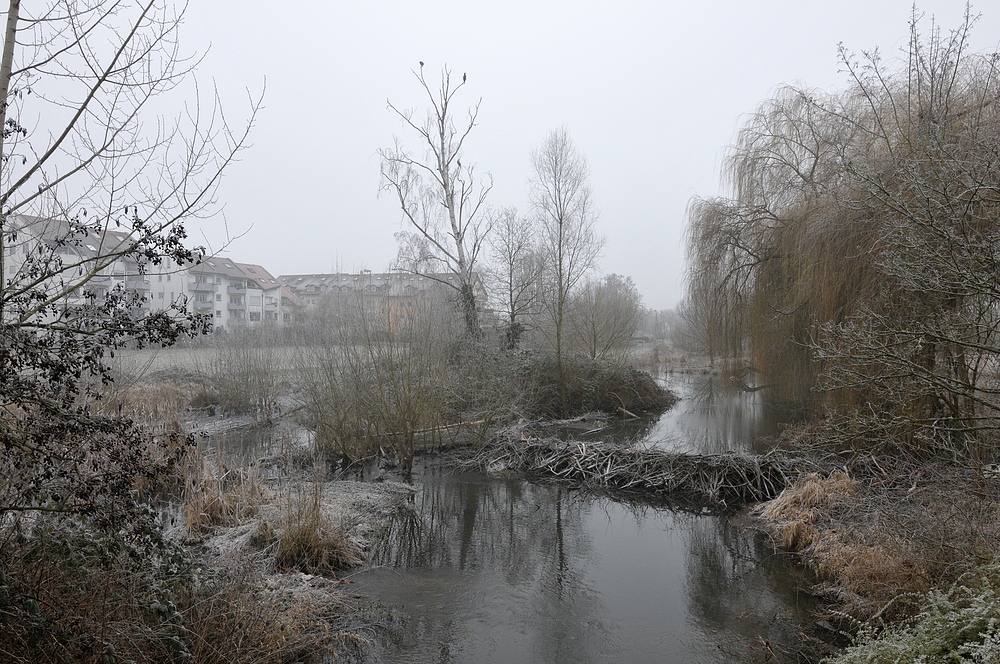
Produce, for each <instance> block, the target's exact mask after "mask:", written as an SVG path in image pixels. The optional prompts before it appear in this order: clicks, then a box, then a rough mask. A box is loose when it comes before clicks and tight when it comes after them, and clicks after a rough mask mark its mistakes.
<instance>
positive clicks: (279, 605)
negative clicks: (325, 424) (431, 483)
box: [172, 478, 414, 654]
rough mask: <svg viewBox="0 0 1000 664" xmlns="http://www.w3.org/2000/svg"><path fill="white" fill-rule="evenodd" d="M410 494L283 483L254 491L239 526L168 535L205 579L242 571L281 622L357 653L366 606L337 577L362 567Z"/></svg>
mask: <svg viewBox="0 0 1000 664" xmlns="http://www.w3.org/2000/svg"><path fill="white" fill-rule="evenodd" d="M413 494H414V488H413V487H411V486H408V485H406V484H402V483H399V482H378V483H369V482H359V481H349V480H336V481H312V480H309V479H301V478H298V479H285V480H282V481H281V482H280V483H279V484H277V485H276V486H274V487H272V488H265V489H264V490H262V491H260V492H259V496H260V498H259V504H258V505H257V506H256V509H254V510H252V515H251V516H247V517H246V518H243V519H242V520H241V522H240V523H236V524H235V525H229V526H214V527H211V528H209V529H207V530H204V531H202V532H201V533H200V534H196V533H193V532H191V531H190V530H189V529H188V527H187V526H182V527H179V528H176V529H175V531H174V532H173V533H172V536H174V537H176V538H178V539H182V540H183V541H184V542H185V543H186V544H187V545H188V546H189V547H190V549H191V550H192V553H193V554H194V558H195V559H196V560H197V561H198V563H199V564H200V565H201V566H202V568H203V569H204V573H205V574H206V575H207V576H210V575H218V574H219V573H220V572H221V571H223V570H233V569H234V568H235V569H240V570H242V574H243V576H244V578H253V579H255V580H256V581H254V585H256V586H257V596H258V597H259V598H260V600H259V601H263V602H266V603H268V604H269V605H271V606H272V607H273V608H274V610H275V611H277V614H278V615H280V616H283V618H282V620H286V619H287V620H288V622H289V623H291V622H293V621H297V622H298V623H300V624H306V625H313V626H314V627H313V629H314V631H317V632H318V633H319V632H322V633H325V634H328V635H332V636H333V637H335V638H333V640H332V642H333V643H336V644H340V645H339V646H338V649H341V650H343V649H344V648H346V649H348V650H351V649H355V650H357V649H359V648H360V649H362V650H363V649H364V648H365V647H366V646H367V645H369V644H370V642H371V638H372V637H373V636H374V633H373V632H372V621H373V618H372V617H371V616H369V615H368V614H367V613H366V611H367V607H368V602H366V600H365V599H364V598H361V597H358V596H357V595H354V594H352V593H350V592H349V591H348V590H347V589H346V588H345V587H344V585H345V584H346V583H349V582H348V581H346V580H345V579H343V578H338V576H339V573H340V572H341V571H346V570H347V568H349V567H350V566H352V565H358V564H363V562H364V561H365V560H366V558H367V554H368V552H369V550H370V548H371V545H372V540H373V537H374V536H375V533H376V531H377V529H378V528H379V525H380V523H381V522H383V521H384V520H385V519H387V518H388V517H389V516H391V515H393V514H395V513H398V512H399V511H400V510H407V509H410V505H411V504H412V499H413ZM374 620H377V618H375V619H374ZM342 654H343V653H342Z"/></svg>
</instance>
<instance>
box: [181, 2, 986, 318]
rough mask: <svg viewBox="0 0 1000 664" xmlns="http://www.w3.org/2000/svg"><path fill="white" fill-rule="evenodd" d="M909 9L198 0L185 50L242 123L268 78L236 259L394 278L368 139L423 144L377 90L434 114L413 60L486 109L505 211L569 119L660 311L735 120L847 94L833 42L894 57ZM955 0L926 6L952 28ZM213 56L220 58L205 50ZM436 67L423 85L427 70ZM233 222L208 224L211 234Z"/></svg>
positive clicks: (388, 220) (606, 215)
mask: <svg viewBox="0 0 1000 664" xmlns="http://www.w3.org/2000/svg"><path fill="white" fill-rule="evenodd" d="M911 9H912V5H911V4H910V2H909V1H908V0H830V1H818V0H816V1H806V0H768V1H757V0H739V1H737V0H701V1H695V0H687V1H680V0H678V1H667V0H664V1H660V2H653V1H648V2H632V1H628V0H616V1H615V2H610V1H609V2H588V1H586V0H574V1H560V2H555V1H546V0H531V1H530V2H528V1H521V0H505V1H504V2H482V1H480V2H476V1H475V0H473V1H471V2H470V1H468V0H467V1H465V2H443V1H431V0H422V1H420V2H415V1H413V0H409V1H397V0H366V1H361V2H350V3H348V2H321V1H318V0H314V1H313V2H299V1H295V0H289V1H288V2H283V3H275V2H263V1H259V0H243V1H241V2H238V3H237V2H218V1H212V2H194V3H192V5H191V7H190V9H189V11H188V15H187V20H186V23H185V26H184V30H183V32H182V40H183V43H184V45H185V47H187V48H189V49H192V50H199V51H205V50H206V49H208V53H207V55H206V57H205V60H204V62H203V63H202V64H201V66H200V67H199V70H198V78H199V82H200V84H201V85H202V86H204V85H205V84H206V83H210V82H212V81H213V80H214V82H215V84H216V85H217V86H218V89H219V92H220V95H221V97H222V100H223V102H224V104H225V108H226V112H227V115H228V116H229V119H230V120H231V121H232V122H234V123H238V122H239V121H240V119H241V118H244V117H245V115H246V107H247V104H246V92H245V91H246V90H247V89H249V90H250V91H251V92H252V93H258V92H259V91H260V89H261V87H262V85H263V81H264V79H265V77H266V80H267V91H266V96H265V108H264V110H263V111H262V113H261V114H260V116H259V118H258V120H257V124H256V127H255V128H254V131H253V134H252V143H253V146H252V147H251V148H250V149H249V150H248V151H246V152H245V153H243V156H242V160H241V161H240V163H238V164H236V165H235V166H234V167H233V168H232V170H231V171H230V172H229V173H228V175H227V176H226V179H225V181H224V183H223V185H222V187H221V189H220V192H219V198H220V201H221V202H222V203H224V206H225V207H224V212H223V216H224V221H225V227H226V228H228V230H229V232H230V233H231V234H234V235H235V234H239V233H243V235H242V236H241V237H239V238H238V239H236V240H235V241H233V242H232V243H231V244H230V246H229V248H228V249H227V252H226V254H227V255H228V256H230V257H231V258H233V259H234V260H238V261H242V262H251V263H260V264H262V265H264V266H265V267H267V268H268V269H269V270H270V271H271V272H273V273H274V274H291V273H312V272H329V271H332V270H334V269H337V268H339V269H342V270H348V271H354V270H357V269H361V268H368V269H372V270H376V271H378V270H382V269H385V268H386V267H387V266H388V264H389V262H390V261H391V260H392V258H393V257H394V256H395V254H396V244H395V240H394V238H393V233H395V232H396V231H398V230H399V229H400V227H401V226H400V223H401V219H400V213H399V210H398V208H397V207H396V204H395V203H394V201H393V200H392V199H391V198H390V197H389V196H385V195H383V196H382V197H381V198H380V197H379V194H378V188H379V159H378V156H377V154H376V150H378V148H380V147H389V146H390V145H391V144H392V142H393V137H394V136H399V137H400V139H402V140H403V141H404V143H408V144H410V145H413V146H416V143H415V142H414V141H412V136H410V135H408V134H407V133H406V131H405V129H404V128H403V127H402V126H401V125H400V122H399V120H398V118H396V117H395V116H393V115H392V113H391V112H390V111H388V110H387V108H386V100H387V99H388V100H391V101H392V102H393V103H394V104H396V105H397V106H400V107H404V108H419V109H421V113H422V109H423V108H424V107H425V104H424V102H425V99H424V98H422V97H421V93H422V91H421V90H420V88H419V87H418V83H417V81H416V80H415V78H414V75H413V73H412V70H414V69H416V68H417V64H418V62H419V61H420V60H423V61H424V62H425V63H426V65H425V70H426V71H427V72H428V73H429V74H434V73H436V72H439V71H440V70H441V68H442V67H444V66H445V65H447V66H448V67H450V68H451V69H452V70H453V71H454V72H455V73H456V75H458V76H461V74H462V73H466V74H467V75H468V81H469V82H468V85H467V86H466V87H465V88H464V89H463V90H462V94H461V95H460V96H459V98H458V101H459V102H461V103H462V104H463V105H465V106H468V105H472V104H474V103H476V102H477V101H478V100H479V99H480V98H481V99H482V106H481V109H480V116H479V126H477V127H476V129H475V130H474V133H473V135H472V137H471V138H470V141H469V143H468V145H467V151H466V157H465V158H464V161H465V162H466V163H471V162H474V163H476V164H477V165H478V169H479V170H480V171H488V172H490V173H492V175H493V177H494V181H495V186H494V189H493V191H492V193H491V195H490V203H491V204H492V205H494V206H508V205H512V206H516V207H518V208H519V209H522V210H524V211H527V209H528V202H527V183H528V178H529V176H530V157H529V155H530V152H531V150H532V149H533V148H534V147H536V146H537V145H538V144H539V143H540V142H541V141H542V139H543V138H544V137H545V135H546V134H547V133H548V132H549V131H550V130H552V129H554V128H557V127H560V126H563V125H565V126H566V127H567V128H568V130H569V132H570V135H571V137H572V139H573V141H574V142H575V144H576V146H577V147H578V148H579V149H580V150H581V151H582V152H583V153H584V154H586V156H587V158H588V162H589V165H590V171H591V185H592V187H593V190H594V196H595V200H596V202H597V203H598V206H599V207H600V210H601V214H600V220H599V222H598V230H599V232H600V233H601V234H602V235H603V236H605V237H606V238H607V244H606V246H605V250H604V255H603V258H602V261H601V271H602V272H605V273H607V272H617V273H619V274H624V275H629V276H631V277H632V278H633V279H634V280H635V282H636V284H637V285H638V287H639V290H640V292H641V293H642V295H643V298H644V302H645V304H646V305H647V306H650V307H654V308H666V307H672V306H674V305H676V303H677V302H678V301H679V299H680V297H681V294H682V285H683V284H682V278H683V268H684V265H683V260H684V251H683V232H684V212H685V208H686V206H687V204H688V201H689V200H690V199H691V198H692V197H693V196H712V195H716V194H718V193H720V192H721V188H720V185H719V168H720V163H721V158H722V156H723V155H724V154H725V147H726V146H727V145H728V144H729V143H731V142H732V139H733V137H734V132H735V131H736V129H737V127H738V126H739V122H740V118H741V116H742V115H744V114H746V113H748V112H751V111H753V109H754V108H755V106H756V105H757V104H758V103H759V102H760V101H762V100H763V99H765V98H766V97H767V96H768V95H769V94H770V93H771V92H772V91H773V90H774V89H775V88H776V86H779V85H782V84H800V85H807V86H810V87H817V88H823V89H826V90H835V89H841V88H844V87H845V86H846V76H845V74H844V73H843V72H842V70H841V67H840V66H839V62H838V58H837V46H838V44H839V43H841V42H842V43H843V44H844V45H845V46H846V47H848V48H849V49H851V50H852V51H855V52H858V53H860V52H861V51H862V50H870V49H873V48H876V47H877V48H878V49H880V51H881V52H882V53H883V54H884V55H885V56H887V57H892V58H895V57H898V56H900V55H901V53H902V50H901V49H903V48H905V46H906V43H907V35H908V21H909V18H910V14H911ZM963 9H964V5H963V3H961V2H958V1H955V0H935V1H934V2H923V3H921V5H920V11H921V12H923V13H924V14H925V19H924V22H923V24H922V25H923V28H924V31H925V32H927V31H929V29H930V25H931V24H930V19H931V17H932V15H933V16H934V17H935V19H936V20H937V22H938V23H939V24H940V25H942V26H944V27H945V28H949V29H950V28H954V27H957V26H958V25H960V23H961V20H962V14H963ZM973 11H974V12H978V13H981V14H982V17H981V19H980V21H979V23H978V24H977V26H976V28H975V29H974V31H973V34H972V45H973V50H976V51H996V50H1000V2H996V1H995V0H994V1H993V2H990V3H986V2H980V3H978V5H976V6H974V7H973ZM209 47H210V48H209ZM428 78H432V76H431V75H429V76H428ZM222 228H223V218H222V217H217V218H216V219H215V220H213V221H212V222H211V223H210V224H209V225H208V226H207V227H206V230H205V238H206V239H207V240H209V241H210V242H211V243H212V244H213V245H218V243H219V242H220V238H221V237H223V232H222Z"/></svg>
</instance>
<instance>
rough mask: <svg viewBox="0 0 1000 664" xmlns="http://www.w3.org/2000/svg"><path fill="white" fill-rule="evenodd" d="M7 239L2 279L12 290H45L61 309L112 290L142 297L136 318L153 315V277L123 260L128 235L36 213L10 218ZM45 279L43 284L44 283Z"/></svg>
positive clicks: (137, 302) (87, 302)
mask: <svg viewBox="0 0 1000 664" xmlns="http://www.w3.org/2000/svg"><path fill="white" fill-rule="evenodd" d="M7 222H8V231H7V233H6V234H5V237H4V238H3V249H2V255H3V280H4V285H5V286H6V287H8V288H11V287H13V288H15V289H20V288H25V287H28V286H29V285H31V286H30V287H31V288H32V290H33V291H34V292H35V293H39V292H41V291H45V292H47V293H49V294H50V295H51V297H53V298H55V302H56V303H57V305H58V306H63V307H82V306H86V305H92V304H93V303H94V302H97V301H100V300H102V299H103V298H105V297H106V296H107V295H108V294H109V293H110V292H111V291H112V290H118V291H125V292H126V293H133V294H137V295H138V296H139V297H136V298H134V299H133V302H132V304H133V305H134V306H133V309H134V310H135V315H137V316H139V315H142V314H143V313H145V312H147V311H149V304H150V300H149V292H150V287H151V284H150V281H149V278H148V277H147V276H146V275H145V274H143V271H142V269H141V268H140V267H139V264H138V263H137V262H136V260H135V259H134V258H130V257H127V256H123V255H121V254H123V253H125V250H126V248H127V247H128V246H129V244H130V242H131V238H130V236H129V234H128V233H124V232H120V231H113V230H103V229H99V228H96V227H93V228H88V227H85V226H83V225H80V224H72V225H71V224H70V223H68V222H66V221H61V220H57V219H51V218H47V217H36V216H31V215H11V217H9V218H8V219H7ZM39 279H41V281H39Z"/></svg>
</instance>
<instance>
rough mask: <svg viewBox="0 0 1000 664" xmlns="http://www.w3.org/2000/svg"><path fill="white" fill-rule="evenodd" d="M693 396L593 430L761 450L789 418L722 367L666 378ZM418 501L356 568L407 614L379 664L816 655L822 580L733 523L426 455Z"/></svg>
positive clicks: (378, 594)
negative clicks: (465, 467) (733, 382)
mask: <svg viewBox="0 0 1000 664" xmlns="http://www.w3.org/2000/svg"><path fill="white" fill-rule="evenodd" d="M664 380H665V382H666V383H667V385H668V387H670V388H671V389H674V390H675V391H676V392H678V393H679V394H680V395H681V397H682V400H681V402H680V403H679V404H678V405H677V406H675V408H674V409H672V410H671V411H669V412H668V413H666V414H664V415H663V416H662V417H661V418H659V419H653V420H647V421H641V422H633V423H630V424H629V425H628V426H624V427H618V428H617V429H616V430H605V431H602V432H595V433H592V434H588V436H589V437H591V438H604V439H608V438H619V439H621V438H625V439H628V440H631V441H633V442H635V443H636V444H640V445H652V446H657V447H662V448H667V449H674V450H681V451H690V452H702V453H711V452H719V451H724V450H737V449H757V448H758V447H759V446H762V445H763V443H761V441H760V437H761V436H763V435H767V434H770V433H774V432H775V431H776V430H777V427H778V425H779V422H780V420H781V419H782V417H781V414H780V413H775V412H774V411H773V410H772V409H770V408H768V407H767V405H766V404H765V403H763V401H762V400H761V399H760V393H747V392H742V393H741V392H733V391H727V390H725V389H721V388H720V386H719V385H720V381H719V378H718V377H713V376H708V375H696V376H691V375H676V376H673V377H664ZM414 483H415V485H416V486H417V488H418V491H417V492H416V495H415V497H414V505H413V510H412V511H407V512H405V513H402V514H400V515H399V516H398V517H397V518H395V519H394V520H393V521H392V522H391V524H390V525H389V527H388V528H387V530H386V532H385V533H384V534H383V536H382V537H381V538H380V539H379V541H378V543H377V545H376V547H375V550H374V551H373V555H372V567H371V568H369V569H365V570H363V571H361V572H358V573H355V574H354V575H352V577H351V580H352V581H353V582H354V584H355V586H354V587H355V589H356V591H357V592H358V593H360V594H363V595H368V596H370V597H374V598H377V599H378V600H379V601H381V602H382V603H384V604H385V606H386V607H387V608H388V610H389V611H390V612H391V614H392V616H393V619H392V620H390V621H389V622H390V623H391V624H392V627H391V628H389V629H387V630H386V631H385V633H384V634H382V635H381V638H380V644H379V645H378V646H377V648H376V649H375V651H374V652H373V653H372V654H371V657H370V660H371V661H373V662H414V663H416V662H421V663H423V662H442V663H444V662H497V663H507V662H510V663H517V664H525V663H528V662H706V663H708V662H764V661H805V660H804V659H803V656H802V655H800V654H799V653H797V651H798V650H799V649H800V647H801V646H802V643H803V640H804V638H805V637H804V636H802V635H801V634H800V632H801V631H802V630H803V629H806V630H807V631H808V611H809V610H810V609H811V608H812V606H813V604H812V600H811V598H810V596H808V595H807V594H805V593H804V592H802V591H801V589H802V588H804V587H806V586H807V585H808V583H809V580H808V579H806V578H805V575H804V573H803V572H802V571H801V569H800V568H798V567H797V566H796V563H795V561H794V560H793V559H790V558H788V557H785V556H781V555H777V554H775V553H774V551H773V549H772V548H771V546H770V545H769V543H767V542H766V541H765V540H764V539H763V537H762V536H761V535H759V534H754V533H752V532H749V531H747V530H745V529H743V528H741V527H739V526H738V525H736V524H735V523H734V522H733V521H732V517H726V516H719V515H713V514H708V513H704V514H702V513H686V512H676V511H671V510H668V509H658V508H655V507H650V506H641V505H628V504H623V503H619V502H615V501H612V500H609V499H606V498H598V497H593V496H588V495H584V494H582V493H580V492H577V491H573V490H568V489H567V488H565V487H559V486H553V485H544V484H532V483H527V482H524V481H522V480H518V479H516V478H512V477H489V476H486V475H484V474H480V473H467V472H461V473H460V472H454V471H452V470H450V469H448V468H445V467H443V466H442V465H441V464H440V463H438V462H435V461H433V460H423V461H420V460H418V463H417V464H416V466H415V469H414Z"/></svg>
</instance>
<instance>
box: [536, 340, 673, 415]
mask: <svg viewBox="0 0 1000 664" xmlns="http://www.w3.org/2000/svg"><path fill="white" fill-rule="evenodd" d="M519 373H520V376H521V382H522V386H523V387H522V391H523V394H524V399H525V403H524V410H525V414H526V415H528V416H529V417H572V416H575V415H582V414H584V413H588V412H592V411H601V412H604V413H609V414H614V413H617V412H619V410H618V409H619V408H623V409H625V410H627V411H629V412H631V413H640V412H644V411H655V410H663V409H666V408H668V407H670V406H672V405H673V404H674V403H675V402H676V401H677V397H676V396H674V395H673V394H672V393H671V392H669V391H668V390H665V389H664V388H662V387H660V385H659V384H657V382H656V381H655V380H654V379H653V377H652V376H650V375H649V374H648V373H646V372H644V371H639V370H638V369H635V368H633V367H628V366H622V365H618V364H612V363H609V362H602V361H600V360H590V359H583V358H564V359H563V378H564V380H565V404H563V403H562V398H561V395H560V390H559V368H558V366H557V363H556V358H555V356H554V355H529V356H526V357H525V359H524V361H523V363H522V364H521V366H520V367H519Z"/></svg>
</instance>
